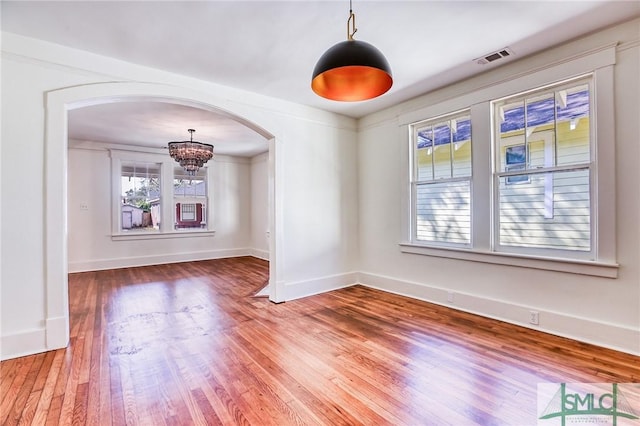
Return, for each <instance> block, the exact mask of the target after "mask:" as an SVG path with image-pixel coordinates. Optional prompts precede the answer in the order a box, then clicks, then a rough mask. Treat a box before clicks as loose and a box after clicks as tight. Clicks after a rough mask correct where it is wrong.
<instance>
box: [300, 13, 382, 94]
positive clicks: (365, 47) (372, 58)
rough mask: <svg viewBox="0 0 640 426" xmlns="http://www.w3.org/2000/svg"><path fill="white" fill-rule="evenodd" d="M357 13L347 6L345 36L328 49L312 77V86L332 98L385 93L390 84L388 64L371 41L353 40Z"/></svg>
mask: <svg viewBox="0 0 640 426" xmlns="http://www.w3.org/2000/svg"><path fill="white" fill-rule="evenodd" d="M356 31H357V29H356V16H355V14H354V13H353V10H349V19H348V20H347V40H346V41H343V42H341V43H338V44H336V45H334V46H333V47H331V48H330V49H329V50H327V51H326V52H325V53H324V54H323V55H322V56H321V57H320V59H319V60H318V63H317V64H316V66H315V68H314V69H313V76H312V77H311V89H312V90H313V91H314V92H315V93H316V94H318V95H320V96H322V97H323V98H327V99H331V100H334V101H348V102H349V101H364V100H367V99H373V98H376V97H378V96H380V95H382V94H384V93H386V92H387V91H388V90H389V89H390V88H391V85H392V84H393V78H392V77H391V67H390V66H389V62H387V59H386V58H385V57H384V55H383V54H382V52H380V51H379V50H378V49H376V48H375V47H374V46H373V45H371V44H369V43H367V42H364V41H360V40H355V39H354V38H353V35H354V34H355V33H356Z"/></svg>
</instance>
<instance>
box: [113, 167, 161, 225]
mask: <svg viewBox="0 0 640 426" xmlns="http://www.w3.org/2000/svg"><path fill="white" fill-rule="evenodd" d="M160 176H161V173H160V164H156V163H140V162H138V163H135V162H132V163H126V162H125V163H122V167H121V172H120V190H121V193H120V215H121V218H120V230H121V231H124V232H131V231H157V230H158V229H159V227H160V198H161V191H160Z"/></svg>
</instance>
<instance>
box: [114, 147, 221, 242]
mask: <svg viewBox="0 0 640 426" xmlns="http://www.w3.org/2000/svg"><path fill="white" fill-rule="evenodd" d="M109 151H110V157H111V239H112V240H113V241H127V240H146V239H164V238H191V237H211V236H213V235H214V234H215V229H214V227H213V223H214V221H213V218H212V217H211V216H210V215H211V211H212V209H210V208H204V209H203V215H206V216H204V217H203V223H204V224H205V227H204V228H197V229H195V228H194V229H193V230H176V229H175V226H174V223H175V200H174V194H173V178H174V172H173V169H174V167H175V164H176V163H175V161H174V160H173V159H172V158H171V157H169V155H168V154H157V153H151V152H135V151H125V150H118V149H111V150H109ZM123 163H157V164H160V174H161V178H160V186H161V197H160V199H161V203H160V204H161V218H162V219H161V221H160V229H159V230H158V231H155V232H149V231H138V232H136V231H124V232H123V231H122V214H121V212H120V199H121V198H120V197H121V192H122V191H121V170H122V164H123ZM205 167H207V174H206V176H207V177H206V179H207V185H206V186H207V200H208V203H209V204H211V203H213V199H214V197H213V195H214V194H213V173H212V170H211V167H213V166H212V164H210V163H208V164H207V165H205ZM167 182H170V183H171V184H167Z"/></svg>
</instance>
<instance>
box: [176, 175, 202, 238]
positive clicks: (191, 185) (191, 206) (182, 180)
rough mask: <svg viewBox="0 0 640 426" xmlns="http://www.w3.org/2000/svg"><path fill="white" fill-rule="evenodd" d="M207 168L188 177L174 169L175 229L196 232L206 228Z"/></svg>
mask: <svg viewBox="0 0 640 426" xmlns="http://www.w3.org/2000/svg"><path fill="white" fill-rule="evenodd" d="M207 170H208V169H207V168H206V167H203V168H201V169H199V170H198V171H197V172H196V174H195V176H189V175H187V174H186V172H185V171H184V170H183V169H182V168H179V167H176V168H174V171H173V173H174V178H173V198H174V205H175V229H176V230H183V231H184V230H196V229H203V228H206V227H207V206H208V197H207Z"/></svg>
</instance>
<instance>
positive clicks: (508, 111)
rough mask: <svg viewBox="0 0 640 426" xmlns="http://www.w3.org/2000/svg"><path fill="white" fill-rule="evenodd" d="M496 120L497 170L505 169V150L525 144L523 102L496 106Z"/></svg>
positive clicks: (502, 170)
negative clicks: (497, 130)
mask: <svg viewBox="0 0 640 426" xmlns="http://www.w3.org/2000/svg"><path fill="white" fill-rule="evenodd" d="M496 120H497V127H498V129H499V132H498V135H497V145H498V153H499V158H498V164H499V167H498V170H499V171H501V172H504V171H507V169H506V166H507V163H506V161H505V158H506V150H507V149H508V147H510V146H514V145H521V146H523V147H524V146H525V137H524V102H523V101H522V102H508V103H502V104H498V105H497V107H496Z"/></svg>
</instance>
